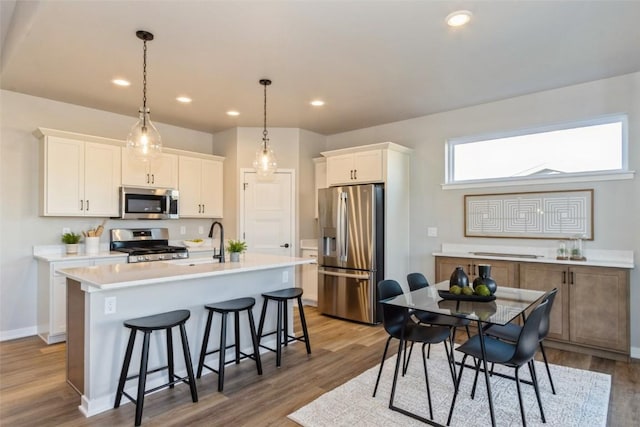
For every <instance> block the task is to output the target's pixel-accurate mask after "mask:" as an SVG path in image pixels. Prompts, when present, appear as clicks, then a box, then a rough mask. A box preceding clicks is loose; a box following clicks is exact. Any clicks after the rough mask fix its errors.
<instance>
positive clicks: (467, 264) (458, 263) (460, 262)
mask: <svg viewBox="0 0 640 427" xmlns="http://www.w3.org/2000/svg"><path fill="white" fill-rule="evenodd" d="M456 267H462V269H463V270H464V272H465V273H466V274H467V277H469V284H471V282H472V281H473V278H472V276H471V274H470V272H471V271H472V268H473V266H472V260H471V259H470V258H452V257H437V258H436V283H439V282H442V281H445V280H449V278H450V277H451V273H453V272H454V270H455V269H456Z"/></svg>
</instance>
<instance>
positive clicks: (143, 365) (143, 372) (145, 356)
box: [135, 331, 151, 426]
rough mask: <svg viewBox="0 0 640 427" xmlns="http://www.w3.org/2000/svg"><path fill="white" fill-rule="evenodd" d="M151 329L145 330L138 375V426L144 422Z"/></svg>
mask: <svg viewBox="0 0 640 427" xmlns="http://www.w3.org/2000/svg"><path fill="white" fill-rule="evenodd" d="M150 335H151V331H145V333H144V339H143V341H142V356H141V357H140V374H139V377H138V395H137V398H136V423H135V425H136V426H139V425H140V424H141V423H142V409H143V407H144V388H145V386H146V384H147V362H148V361H149V337H150Z"/></svg>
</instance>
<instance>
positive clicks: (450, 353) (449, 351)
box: [443, 336, 456, 387]
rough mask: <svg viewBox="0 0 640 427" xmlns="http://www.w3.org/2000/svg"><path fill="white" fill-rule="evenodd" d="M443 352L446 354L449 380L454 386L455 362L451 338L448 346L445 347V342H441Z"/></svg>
mask: <svg viewBox="0 0 640 427" xmlns="http://www.w3.org/2000/svg"><path fill="white" fill-rule="evenodd" d="M443 344H444V351H445V353H446V354H447V361H448V362H449V371H451V380H452V381H453V386H454V387H455V386H456V360H455V358H454V356H453V340H452V339H451V336H449V346H447V341H446V340H445V341H443Z"/></svg>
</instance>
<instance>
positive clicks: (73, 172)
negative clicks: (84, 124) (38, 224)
mask: <svg viewBox="0 0 640 427" xmlns="http://www.w3.org/2000/svg"><path fill="white" fill-rule="evenodd" d="M36 135H37V136H38V137H39V138H40V139H41V150H40V151H41V152H40V162H41V168H40V170H42V182H41V185H40V193H41V201H42V202H41V209H40V213H41V215H43V216H95V217H110V216H117V215H118V206H119V198H118V188H119V187H120V144H121V143H120V142H119V141H115V140H107V139H104V138H97V137H91V136H88V135H80V134H73V133H66V132H60V131H54V130H51V129H38V130H37V131H36ZM94 141H96V142H94Z"/></svg>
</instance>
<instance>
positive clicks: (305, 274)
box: [301, 247, 318, 307]
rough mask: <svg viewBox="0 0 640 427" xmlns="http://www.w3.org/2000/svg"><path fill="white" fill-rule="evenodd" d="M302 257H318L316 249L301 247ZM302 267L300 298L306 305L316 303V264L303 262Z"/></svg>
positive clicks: (314, 304)
mask: <svg viewBox="0 0 640 427" xmlns="http://www.w3.org/2000/svg"><path fill="white" fill-rule="evenodd" d="M302 258H313V259H315V260H317V259H318V249H313V248H305V247H303V248H302ZM301 267H302V291H303V295H302V300H303V302H304V303H305V304H306V305H312V306H314V307H315V306H317V305H318V264H317V263H314V264H304V265H302V266H301Z"/></svg>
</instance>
